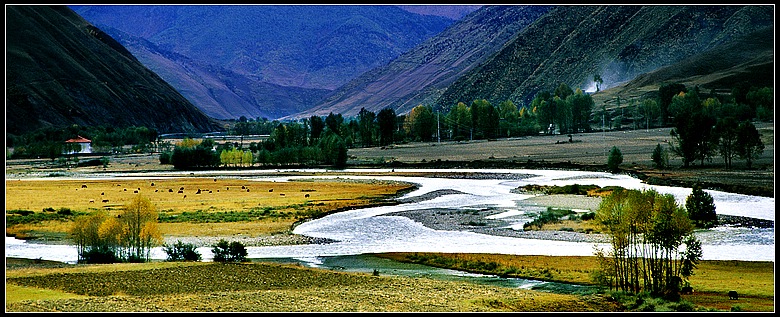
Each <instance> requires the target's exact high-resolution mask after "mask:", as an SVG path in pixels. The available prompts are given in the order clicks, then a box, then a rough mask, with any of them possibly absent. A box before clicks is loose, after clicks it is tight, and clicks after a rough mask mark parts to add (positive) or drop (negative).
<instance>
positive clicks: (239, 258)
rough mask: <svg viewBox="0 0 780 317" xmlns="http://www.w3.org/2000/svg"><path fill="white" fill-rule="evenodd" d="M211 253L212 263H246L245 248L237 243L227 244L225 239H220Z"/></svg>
mask: <svg viewBox="0 0 780 317" xmlns="http://www.w3.org/2000/svg"><path fill="white" fill-rule="evenodd" d="M211 252H212V253H214V262H223V263H226V262H246V255H247V251H246V248H245V247H244V245H243V244H242V243H241V242H238V241H233V242H230V243H228V242H227V241H225V239H221V240H219V242H217V244H216V245H214V247H213V248H212V249H211Z"/></svg>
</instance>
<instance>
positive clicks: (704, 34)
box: [435, 5, 773, 107]
mask: <svg viewBox="0 0 780 317" xmlns="http://www.w3.org/2000/svg"><path fill="white" fill-rule="evenodd" d="M772 25H773V8H772V7H771V6H734V5H727V6H560V7H556V8H555V9H554V10H551V11H550V12H548V13H547V14H546V15H545V16H543V17H542V18H540V19H538V20H537V21H535V22H534V23H533V24H531V25H530V26H528V27H527V28H525V29H523V30H521V31H520V32H519V33H518V35H517V37H516V38H514V39H513V40H512V41H510V42H509V43H507V45H506V46H505V47H504V48H503V49H502V50H501V51H499V52H498V53H496V54H495V55H494V56H493V57H491V58H490V59H489V60H487V61H485V63H483V64H482V65H481V66H480V67H478V68H475V69H473V70H471V71H470V72H469V73H467V74H465V75H464V76H462V77H460V78H459V79H458V80H457V81H456V82H455V83H453V84H452V85H450V86H449V87H448V88H447V90H446V91H445V92H444V93H443V94H442V96H441V98H439V99H438V100H437V101H436V103H435V105H436V106H438V107H449V106H450V105H453V104H456V103H457V102H459V101H462V102H466V103H470V102H471V101H473V100H475V99H483V98H484V99H487V100H489V101H491V102H495V103H498V102H501V101H504V100H513V101H514V102H515V103H519V104H528V103H529V102H530V100H531V99H533V97H534V96H535V95H536V93H537V92H539V91H542V90H548V91H552V90H554V89H555V87H557V86H558V85H559V84H561V83H566V84H567V85H569V86H570V87H572V88H583V89H584V90H587V88H588V87H591V86H592V85H593V77H594V75H595V74H600V75H601V77H602V78H603V80H604V84H603V87H604V88H609V87H611V86H614V85H616V84H617V83H620V82H626V81H629V80H631V79H633V78H634V77H636V76H637V75H639V74H643V73H648V72H651V71H653V70H655V69H657V68H659V67H663V66H666V65H671V64H674V63H677V62H679V61H681V60H683V59H685V58H688V57H691V56H694V55H696V54H699V53H701V52H703V51H706V50H708V49H710V48H713V47H715V46H717V45H719V44H723V43H727V42H729V41H731V40H733V39H734V38H736V37H739V36H741V35H744V34H747V33H751V32H754V31H756V30H758V29H761V28H764V27H768V26H772Z"/></svg>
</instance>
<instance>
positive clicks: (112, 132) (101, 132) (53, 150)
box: [6, 124, 159, 160]
mask: <svg viewBox="0 0 780 317" xmlns="http://www.w3.org/2000/svg"><path fill="white" fill-rule="evenodd" d="M77 136H82V137H84V138H87V139H89V140H91V141H92V149H93V152H95V153H117V152H125V150H124V149H123V147H125V146H128V145H130V146H132V147H131V149H130V151H131V152H136V153H138V152H150V151H152V150H153V149H154V147H155V145H156V142H157V141H158V137H159V133H158V132H157V130H156V129H150V128H147V127H143V126H130V127H125V128H119V127H113V126H95V127H93V126H82V125H78V124H73V125H69V126H67V127H63V128H56V127H45V128H40V129H37V130H35V131H32V132H30V133H25V134H22V135H16V136H15V135H6V147H13V149H14V150H13V153H11V154H10V155H9V156H8V157H9V158H13V159H16V158H49V159H52V160H55V159H57V158H59V157H62V156H63V155H64V154H63V153H66V152H67V151H68V150H78V148H68V146H69V145H68V144H66V143H65V141H66V140H69V139H72V138H76V137H77ZM76 146H78V145H76Z"/></svg>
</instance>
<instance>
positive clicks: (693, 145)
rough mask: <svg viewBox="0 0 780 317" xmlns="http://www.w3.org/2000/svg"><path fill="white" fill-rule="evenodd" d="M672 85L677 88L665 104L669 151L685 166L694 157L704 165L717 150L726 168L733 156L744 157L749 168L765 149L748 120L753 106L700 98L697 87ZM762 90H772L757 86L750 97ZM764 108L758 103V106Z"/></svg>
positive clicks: (692, 160)
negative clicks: (670, 125) (667, 117)
mask: <svg viewBox="0 0 780 317" xmlns="http://www.w3.org/2000/svg"><path fill="white" fill-rule="evenodd" d="M665 87H667V86H664V87H662V88H665ZM675 88H676V89H674V90H679V91H678V92H677V93H676V94H674V95H672V96H671V99H670V102H669V106H668V108H667V109H668V115H669V116H670V117H671V119H669V120H670V122H671V124H672V131H671V135H672V137H673V142H669V145H670V149H671V151H672V152H673V153H674V154H675V155H677V156H678V157H680V158H681V159H682V162H683V166H684V167H688V166H690V165H691V163H693V162H695V161H696V160H699V162H700V165H702V166H703V165H704V161H705V160H707V161H711V159H712V157H713V156H715V155H716V154H719V155H720V156H722V157H723V160H724V163H725V166H726V168H731V166H732V160H733V159H734V158H735V157H739V158H741V159H744V160H745V161H746V164H747V167H748V168H751V167H752V163H753V160H755V159H756V158H758V157H759V156H760V155H761V153H763V151H764V144H763V141H761V135H760V134H759V132H758V130H757V129H756V127H755V125H753V123H752V122H751V119H752V118H753V112H754V111H753V110H752V108H751V107H750V106H749V105H744V104H743V105H740V104H738V103H721V102H720V100H718V99H717V98H712V97H710V98H706V99H704V100H701V98H699V92H698V89H691V90H689V89H686V88H685V86H675ZM674 90H667V91H674ZM765 92H771V89H770V90H766V89H761V90H756V91H754V93H752V94H751V96H754V97H751V98H758V97H755V96H763V93H765ZM769 98H771V96H770V97H769ZM763 99H766V98H762V100H763ZM770 100H771V99H770ZM766 108H767V107H766V106H764V105H757V109H766ZM759 112H765V111H759Z"/></svg>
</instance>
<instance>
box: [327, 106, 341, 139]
mask: <svg viewBox="0 0 780 317" xmlns="http://www.w3.org/2000/svg"><path fill="white" fill-rule="evenodd" d="M343 123H344V117H343V116H341V114H340V113H339V114H333V112H331V113H329V114H328V116H327V117H325V126H327V127H328V131H331V132H333V133H335V134H336V135H338V136H341V125H342V124H343Z"/></svg>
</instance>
